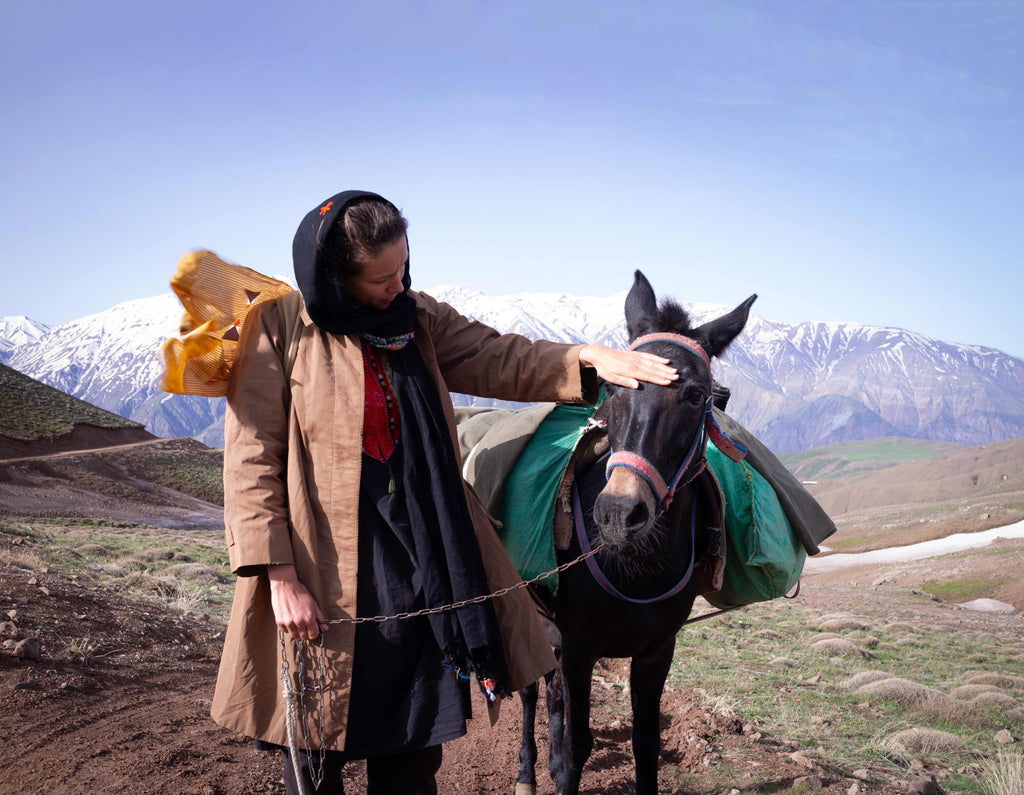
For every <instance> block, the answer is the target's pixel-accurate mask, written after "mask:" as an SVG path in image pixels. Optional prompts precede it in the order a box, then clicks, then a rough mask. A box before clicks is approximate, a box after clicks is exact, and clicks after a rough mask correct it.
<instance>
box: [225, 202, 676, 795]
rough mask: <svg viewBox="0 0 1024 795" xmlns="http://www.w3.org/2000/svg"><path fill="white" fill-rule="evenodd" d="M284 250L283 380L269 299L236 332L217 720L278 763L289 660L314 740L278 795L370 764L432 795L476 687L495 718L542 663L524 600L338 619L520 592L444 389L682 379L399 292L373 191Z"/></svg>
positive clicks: (394, 240)
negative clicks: (296, 305) (302, 687)
mask: <svg viewBox="0 0 1024 795" xmlns="http://www.w3.org/2000/svg"><path fill="white" fill-rule="evenodd" d="M292 250H293V257H294V262H295V276H296V280H297V282H298V285H299V289H300V291H301V293H302V298H303V302H304V308H303V309H302V310H301V311H300V315H299V316H300V319H301V323H302V328H301V331H300V332H299V336H298V351H297V355H296V356H295V359H294V365H293V367H292V370H291V375H290V378H289V379H287V381H286V379H285V376H284V366H283V358H284V352H283V351H282V320H281V317H280V307H279V305H278V303H277V302H267V303H265V304H262V305H260V306H257V307H255V308H254V309H253V310H252V312H251V313H250V316H249V318H248V319H247V321H246V324H245V327H244V330H243V333H242V338H241V341H240V344H239V356H238V359H237V361H236V362H235V364H234V369H233V372H232V377H231V385H230V389H229V393H228V410H227V418H226V423H225V454H224V486H225V488H224V494H225V505H224V507H225V525H226V534H227V540H228V551H229V556H230V559H231V566H232V569H233V570H234V571H235V572H236V574H238V582H237V585H236V590H235V600H234V606H233V609H232V614H231V619H230V623H229V627H228V631H227V637H226V639H225V645H224V654H223V657H222V660H221V668H220V674H219V676H218V681H217V689H216V693H215V695H214V702H213V708H212V713H213V717H214V719H215V720H217V721H218V722H219V723H221V724H223V725H225V726H228V727H230V728H232V729H235V730H237V731H239V732H242V733H244V734H246V735H249V736H251V737H255V738H257V740H258V744H260V745H261V746H262V747H282V746H285V745H286V742H287V731H286V725H285V721H286V710H285V707H284V700H283V699H284V693H283V684H282V680H281V667H282V664H281V661H280V659H279V657H278V654H279V649H283V650H284V653H285V654H286V656H287V660H286V665H287V666H288V672H289V675H290V676H293V675H294V674H295V672H296V671H297V670H298V668H299V665H300V663H303V662H305V663H306V664H307V665H310V666H312V668H313V670H314V671H315V672H318V673H322V675H323V676H322V678H323V679H324V680H325V681H324V684H325V685H326V686H325V687H324V688H323V692H321V693H320V694H319V695H318V696H317V697H316V698H314V699H312V700H313V701H314V702H315V703H313V704H312V705H311V706H309V708H308V711H309V714H308V715H303V716H302V717H303V718H304V723H305V724H306V731H307V732H308V733H309V734H310V737H311V739H310V741H309V742H308V744H309V745H310V746H311V747H313V748H315V749H317V748H322V749H326V753H324V754H318V753H313V754H312V758H313V764H312V771H311V770H310V760H309V758H308V757H307V754H306V753H302V754H300V756H301V757H302V758H301V759H298V760H295V759H291V758H290V756H289V755H288V753H287V751H284V757H285V779H286V783H287V786H288V791H289V792H298V791H299V789H298V787H299V783H298V780H297V778H301V779H302V780H303V781H304V782H305V788H306V791H310V792H313V791H315V792H337V793H340V792H342V784H341V767H342V765H343V764H344V763H345V761H347V760H349V759H367V777H368V784H369V789H368V791H369V792H370V793H403V794H404V795H409V793H433V792H436V786H435V784H434V775H435V773H436V771H437V770H438V768H439V767H440V764H441V744H442V743H444V742H446V741H448V740H451V739H454V738H456V737H459V736H462V735H463V734H464V733H465V731H466V719H467V718H468V717H469V715H470V711H471V710H470V690H469V684H468V676H469V674H476V678H477V681H478V682H480V683H485V684H486V687H483V689H484V691H485V696H487V699H488V700H487V702H485V703H488V704H493V703H494V700H495V698H494V697H495V696H500V695H507V694H508V693H510V692H512V691H513V690H516V689H519V688H521V687H523V686H524V685H526V684H527V683H529V682H531V681H535V680H536V679H538V678H539V677H540V676H542V675H543V674H544V673H546V672H547V671H550V670H551V669H552V668H553V667H554V665H555V660H554V657H553V656H552V653H551V649H550V647H549V644H548V641H547V640H546V638H545V636H544V634H543V632H542V630H541V628H540V626H539V623H538V621H537V618H536V615H535V611H534V609H533V605H532V603H531V601H530V599H529V597H528V595H527V594H526V592H525V591H524V590H521V589H520V590H517V591H514V592H513V593H511V594H509V595H507V596H504V597H501V598H499V599H494V600H490V601H487V602H484V603H482V604H474V605H470V606H467V607H461V608H459V609H458V610H454V611H444V612H440V613H436V614H432V615H429V616H423V617H418V618H410V619H402V620H392V621H387V622H383V623H361V624H358V625H356V624H352V623H347V622H344V621H343V619H350V618H352V617H355V616H363V617H366V616H378V615H386V616H391V615H395V614H397V613H402V612H412V611H416V610H420V609H423V608H431V607H439V606H442V605H446V604H451V603H453V602H458V601H462V600H464V599H467V598H471V597H474V596H478V595H481V594H487V593H490V592H492V591H494V590H496V589H498V588H502V587H505V586H508V585H510V584H512V583H514V582H516V581H517V580H518V577H517V575H516V572H515V570H514V568H513V567H512V565H511V563H510V562H509V560H508V558H507V557H506V556H505V554H504V551H503V550H502V549H501V546H500V543H499V542H498V540H497V537H496V536H495V534H494V532H493V529H492V527H491V525H490V523H489V520H488V517H487V514H486V511H485V510H484V508H483V506H482V505H481V504H480V502H479V500H478V499H476V497H475V495H474V494H473V493H472V492H471V491H470V490H468V487H467V486H466V485H465V483H464V482H463V480H462V477H461V474H460V472H461V464H460V462H459V460H458V453H457V450H458V446H457V443H456V437H455V421H454V413H453V410H452V404H451V400H450V398H449V390H451V391H454V392H463V393H468V394H475V395H481V396H485V397H493V398H502V399H509V400H524V401H575V402H579V401H582V400H584V399H585V398H586V397H589V396H591V395H592V394H593V393H594V391H595V387H596V383H597V378H603V379H605V380H608V381H611V382H613V383H616V384H620V385H623V386H629V387H636V386H638V379H642V380H648V381H652V382H655V383H662V384H664V383H668V382H670V381H671V380H674V379H675V378H676V373H675V370H674V369H672V368H671V367H669V366H668V365H667V361H666V360H665V359H661V358H659V357H656V356H651V355H649V354H642V353H629V352H625V351H615V350H612V349H609V348H606V347H604V346H600V345H585V346H578V345H561V344H556V343H551V342H544V341H541V342H530V341H529V340H527V339H526V338H524V337H521V336H518V335H500V334H498V332H496V331H494V330H493V329H491V328H488V327H487V326H484V325H483V324H480V323H476V322H473V321H470V320H468V319H466V318H464V317H462V316H461V315H459V314H458V313H457V312H456V311H455V310H454V309H452V307H450V306H448V305H446V304H442V303H438V302H437V301H435V300H434V299H432V298H430V297H429V296H427V295H425V294H422V293H417V292H414V291H412V290H411V289H410V277H409V254H408V244H407V238H406V221H405V219H404V218H403V217H402V215H401V213H400V212H399V211H398V210H397V208H396V207H395V206H394V205H393V204H391V203H390V202H388V201H387V200H386V199H384V198H382V197H380V196H378V195H376V194H373V193H367V192H364V191H346V192H344V193H339V194H337V195H336V196H333V197H331V198H330V199H328V200H327V201H325V202H323V203H322V204H320V205H318V206H317V207H316V208H314V209H313V210H312V211H310V213H309V214H307V216H306V217H305V218H304V219H303V221H302V223H301V225H300V226H299V229H298V231H297V232H296V235H295V240H294V243H293V249H292ZM339 620H342V621H339ZM278 630H281V631H282V632H283V633H284V634H286V635H288V636H291V637H292V638H296V639H301V640H315V639H319V640H318V642H317V644H316V645H315V646H314V650H315V651H314V652H313V659H312V660H305V661H304V660H300V659H296V655H295V651H294V648H293V645H292V644H284V643H283V642H279V639H278ZM321 634H322V637H321ZM300 656H306V655H300ZM306 744H307V743H301V745H306ZM321 772H322V774H323V780H322V782H320V781H319V774H320V773H321ZM314 783H319V786H318V787H317V788H315V789H314V787H313V784H314Z"/></svg>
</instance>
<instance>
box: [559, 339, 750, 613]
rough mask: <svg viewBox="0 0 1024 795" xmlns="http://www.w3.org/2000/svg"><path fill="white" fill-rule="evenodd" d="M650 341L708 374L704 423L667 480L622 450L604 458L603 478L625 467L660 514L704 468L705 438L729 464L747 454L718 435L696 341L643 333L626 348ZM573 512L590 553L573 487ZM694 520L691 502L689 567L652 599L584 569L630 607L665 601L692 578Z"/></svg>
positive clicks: (592, 564)
mask: <svg viewBox="0 0 1024 795" xmlns="http://www.w3.org/2000/svg"><path fill="white" fill-rule="evenodd" d="M651 342H669V343H672V344H673V345H678V346H679V347H681V348H685V349H686V350H689V351H692V352H693V353H696V354H697V355H698V356H700V358H701V359H703V361H704V364H705V365H706V366H707V372H708V399H707V401H706V402H705V404H704V421H703V423H702V425H701V428H700V430H699V431H698V432H697V434H696V435H695V436H694V439H693V443H692V444H691V445H690V450H689V452H687V454H686V457H685V458H684V459H683V462H682V463H681V464H680V465H679V469H678V470H676V473H675V475H674V476H673V477H672V478H671V479H670V480H668V481H666V480H665V479H664V478H663V477H662V475H661V473H660V472H658V469H657V467H655V466H654V464H652V463H651V462H650V461H648V460H647V459H646V458H644V457H643V456H642V455H640V454H639V453H632V452H628V451H625V450H620V451H612V454H611V455H610V456H609V458H608V464H607V466H606V467H605V477H606V478H609V477H611V472H612V470H613V469H614V468H615V467H626V468H627V469H631V470H633V471H634V472H636V473H637V474H638V475H639V476H640V477H642V478H643V479H644V480H645V481H646V482H647V484H648V485H649V486H650V487H651V491H652V492H653V493H654V496H655V497H656V498H657V500H658V505H659V508H660V509H661V511H664V510H666V509H667V508H668V506H669V505H670V504H671V502H672V498H673V497H675V495H676V492H677V491H678V490H679V489H680V488H681V487H683V486H685V485H686V484H688V483H690V482H691V481H693V479H694V478H696V477H697V476H698V475H699V474H700V473H701V472H703V471H704V467H705V466H707V444H708V439H711V440H712V441H713V442H714V443H715V447H717V448H718V449H719V450H720V451H721V452H722V453H724V454H725V455H727V456H728V457H729V458H731V459H732V460H733V461H739V460H740V459H742V458H743V457H744V456H745V455H746V454H747V451H746V449H745V448H743V447H742V446H741V445H738V444H735V443H734V442H732V441H731V440H730V439H729V438H728V437H727V436H726V435H725V434H724V433H722V429H721V428H719V427H718V422H717V421H716V420H715V417H714V414H713V413H712V408H713V403H712V392H711V387H712V379H711V357H710V356H708V354H707V351H705V350H704V348H703V347H701V345H700V344H699V343H698V342H696V341H694V340H692V339H690V338H689V337H685V336H683V335H682V334H671V333H668V332H663V333H657V334H646V335H644V336H642V337H638V338H637V339H635V340H634V341H633V344H632V345H630V346H629V349H630V350H636V349H637V348H638V347H640V346H641V345H646V344H648V343H651ZM573 513H574V524H575V525H576V538H577V540H578V541H579V544H580V550H581V551H582V552H589V551H590V550H591V546H590V540H589V539H588V538H587V533H586V529H585V527H584V524H583V510H582V506H581V504H580V499H579V494H578V492H577V491H576V488H575V485H574V486H573ZM696 520H697V501H696V500H694V501H693V506H692V508H691V511H690V565H689V566H688V567H687V569H686V572H685V573H684V574H683V577H682V579H681V580H680V581H679V582H678V583H676V585H674V586H673V587H672V588H670V589H669V590H667V591H666V592H665V593H663V594H661V595H660V596H655V597H653V598H650V599H634V598H632V597H630V596H626V595H625V594H623V593H622V592H621V591H619V589H617V588H616V587H615V586H614V585H612V583H611V582H610V581H609V580H608V578H607V577H606V576H605V575H604V572H602V571H601V568H600V566H598V564H597V561H596V560H595V559H594V558H593V557H588V558H587V559H586V563H587V568H588V569H589V570H590V573H591V576H593V578H594V579H595V580H596V581H597V582H598V584H600V586H601V587H602V588H604V590H605V591H607V592H608V593H610V594H611V595H612V596H615V597H617V598H619V599H623V600H625V601H627V602H632V603H633V604H650V603H652V602H660V601H662V600H664V599H668V598H669V597H671V596H674V595H675V594H677V593H679V592H680V591H681V590H683V588H685V587H686V584H687V583H688V582H689V581H690V577H691V576H692V575H693V564H694V547H695V546H696V538H695V533H696Z"/></svg>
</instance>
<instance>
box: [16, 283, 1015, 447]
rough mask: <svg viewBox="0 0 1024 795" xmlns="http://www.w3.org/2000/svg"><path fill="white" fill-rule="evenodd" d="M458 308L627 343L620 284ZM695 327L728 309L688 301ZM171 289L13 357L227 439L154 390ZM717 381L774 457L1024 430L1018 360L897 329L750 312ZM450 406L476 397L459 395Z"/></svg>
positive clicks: (99, 399)
mask: <svg viewBox="0 0 1024 795" xmlns="http://www.w3.org/2000/svg"><path fill="white" fill-rule="evenodd" d="M429 292H430V293H431V294H432V295H434V296H435V297H437V298H438V299H440V300H443V301H447V302H448V303H450V304H452V305H453V306H454V307H456V308H457V309H458V310H459V311H461V312H462V313H463V314H465V315H467V316H470V317H472V318H475V319H477V320H480V321H482V322H484V323H487V324H488V325H491V326H494V327H495V328H497V329H499V330H501V331H514V332H518V333H521V334H524V335H526V336H528V337H531V338H534V339H538V338H544V339H551V340H556V341H560V342H603V343H605V344H607V345H612V346H616V347H623V346H624V345H625V343H626V332H625V324H624V320H623V302H624V299H625V293H621V294H618V295H614V296H611V297H607V298H592V297H578V296H569V295H559V294H550V293H532V294H520V295H512V296H488V295H485V294H483V293H479V292H475V291H472V290H467V289H464V288H458V287H439V288H436V289H434V290H430V291H429ZM686 306H687V308H688V309H689V311H690V313H691V316H692V317H693V318H694V320H695V321H697V322H703V321H704V320H707V319H710V318H712V317H715V316H717V315H719V314H722V313H723V312H725V311H728V309H731V307H722V306H715V305H711V304H686ZM180 312H181V310H180V306H179V305H178V303H177V299H176V298H175V297H174V296H173V295H172V294H170V293H168V294H166V295H163V296H157V297H155V298H148V299H142V300H138V301H129V302H126V303H124V304H119V305H118V306H116V307H113V308H112V309H110V310H108V311H106V312H101V313H99V314H96V315H90V316H89V317H84V318H81V319H79V320H75V321H72V322H70V323H66V324H64V325H62V326H58V327H56V328H53V329H50V330H48V331H46V332H45V333H43V334H42V336H41V337H39V338H38V339H35V340H31V341H21V342H18V341H15V340H13V339H11V338H8V337H7V336H6V335H5V334H2V333H0V345H10V347H11V353H10V354H9V356H8V359H9V361H8V362H7V363H8V364H9V365H10V366H12V367H14V368H16V369H17V370H20V371H21V372H23V373H25V374H26V375H30V376H32V377H33V378H37V379H38V380H40V381H43V382H45V383H48V384H50V385H52V386H55V387H57V388H59V389H62V390H64V391H66V392H69V393H70V394H73V395H75V396H76V397H79V398H82V399H84V400H87V401H89V402H90V403H94V404H95V405H98V406H101V407H103V408H106V409H109V410H111V411H116V412H118V413H119V414H122V415H123V416H126V417H131V418H132V419H134V420H136V421H138V422H142V423H144V424H145V425H146V427H147V428H148V429H149V430H150V431H151V432H153V433H155V434H157V435H160V436H196V437H197V438H200V439H202V440H203V441H205V442H206V443H207V444H213V445H219V444H221V443H222V441H223V411H224V409H223V400H210V399H208V398H198V397H185V396H180V395H166V394H164V393H162V392H160V391H159V387H158V382H159V376H160V362H159V360H158V356H157V354H158V352H159V348H160V345H161V343H162V342H163V341H164V340H165V339H166V338H167V337H170V336H175V335H176V334H177V328H178V320H179V318H180ZM714 370H715V377H716V379H717V380H718V381H720V382H721V383H723V384H725V385H727V386H728V387H730V388H731V389H732V400H731V402H730V404H729V413H730V414H731V415H733V416H734V417H736V419H738V420H739V421H740V422H741V423H743V424H744V425H746V426H747V427H748V428H750V429H751V430H752V431H754V433H755V434H757V436H758V437H759V438H761V439H762V440H763V441H764V442H765V443H766V444H768V445H769V446H770V447H771V448H773V449H774V450H776V451H778V452H784V451H787V450H795V449H805V448H809V447H815V446H818V445H822V444H828V443H831V442H838V441H848V440H855V439H867V438H874V437H878V436H887V435H901V436H912V437H920V438H928V439H941V440H946V441H955V442H959V443H962V444H968V445H970V444H981V443H984V442H991V441H998V440H1002V439H1010V438H1017V437H1021V436H1024V360H1022V359H1019V358H1016V357H1013V356H1009V355H1007V354H1005V353H1002V352H1000V351H998V350H995V349H992V348H984V347H978V346H968V345H957V344H951V343H945V342H940V341H938V340H933V339H929V338H927V337H924V336H922V335H920V334H915V333H913V332H910V331H904V330H902V329H897V328H882V327H877V326H865V325H858V324H853V323H799V324H787V323H779V322H775V321H770V320H765V319H762V318H760V317H757V316H754V315H752V316H751V318H750V321H749V322H748V324H747V327H746V329H745V330H744V332H743V333H742V334H741V335H740V337H739V338H738V339H737V340H736V342H734V343H733V345H732V347H731V348H730V349H729V350H728V351H727V352H726V354H725V356H724V357H723V358H722V360H721V361H719V362H716V363H715V366H714ZM456 399H457V402H462V403H466V402H470V401H469V399H467V398H464V397H462V396H457V398H456Z"/></svg>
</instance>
